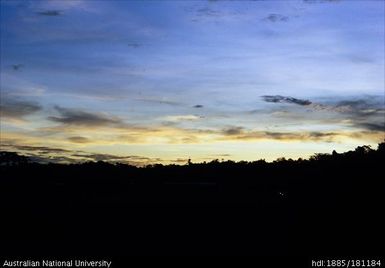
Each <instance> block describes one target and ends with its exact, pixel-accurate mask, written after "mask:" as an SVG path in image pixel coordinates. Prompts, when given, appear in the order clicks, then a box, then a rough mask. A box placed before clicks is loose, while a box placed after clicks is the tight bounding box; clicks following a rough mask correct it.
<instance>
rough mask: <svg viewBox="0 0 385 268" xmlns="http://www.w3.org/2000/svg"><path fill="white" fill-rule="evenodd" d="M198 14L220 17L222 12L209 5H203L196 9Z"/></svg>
mask: <svg viewBox="0 0 385 268" xmlns="http://www.w3.org/2000/svg"><path fill="white" fill-rule="evenodd" d="M196 12H197V15H198V16H209V17H218V16H220V14H221V13H220V12H219V11H216V10H214V9H211V8H209V7H203V8H199V9H197V10H196Z"/></svg>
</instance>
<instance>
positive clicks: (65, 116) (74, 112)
mask: <svg viewBox="0 0 385 268" xmlns="http://www.w3.org/2000/svg"><path fill="white" fill-rule="evenodd" d="M55 110H56V111H57V112H59V114H60V116H49V117H48V119H49V120H51V121H54V122H58V123H62V124H65V125H80V126H92V127H95V126H106V125H120V124H122V121H121V120H120V119H119V118H117V117H114V116H109V115H106V114H102V113H91V112H86V111H82V110H78V109H69V108H63V107H60V106H55Z"/></svg>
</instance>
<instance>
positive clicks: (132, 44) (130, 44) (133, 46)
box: [127, 43, 142, 48]
mask: <svg viewBox="0 0 385 268" xmlns="http://www.w3.org/2000/svg"><path fill="white" fill-rule="evenodd" d="M127 46H129V47H132V48H138V47H141V46H142V44H139V43H129V44H127Z"/></svg>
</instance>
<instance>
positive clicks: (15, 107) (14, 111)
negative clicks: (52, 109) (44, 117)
mask: <svg viewBox="0 0 385 268" xmlns="http://www.w3.org/2000/svg"><path fill="white" fill-rule="evenodd" d="M41 109H42V107H41V106H40V105H39V104H37V103H35V102H31V101H25V100H16V99H15V100H11V99H4V100H3V101H2V102H1V103H0V115H1V117H8V118H16V119H21V118H22V117H24V116H27V115H30V114H33V113H36V112H38V111H40V110H41Z"/></svg>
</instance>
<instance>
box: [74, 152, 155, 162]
mask: <svg viewBox="0 0 385 268" xmlns="http://www.w3.org/2000/svg"><path fill="white" fill-rule="evenodd" d="M72 156H73V157H79V158H85V159H87V160H88V161H96V162H97V161H105V162H112V163H116V162H125V163H139V162H142V163H148V162H154V161H157V162H162V160H161V159H160V158H149V157H143V156H137V155H127V156H120V155H112V154H93V153H90V154H87V153H77V154H73V155H72Z"/></svg>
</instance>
